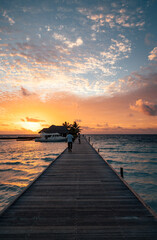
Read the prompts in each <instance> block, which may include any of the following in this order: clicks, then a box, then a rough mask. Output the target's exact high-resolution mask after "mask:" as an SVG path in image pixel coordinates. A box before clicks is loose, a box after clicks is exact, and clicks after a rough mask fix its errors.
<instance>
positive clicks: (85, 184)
mask: <svg viewBox="0 0 157 240" xmlns="http://www.w3.org/2000/svg"><path fill="white" fill-rule="evenodd" d="M0 239H1V240H3V239H5V240H6V239H7V240H9V239H10V240H15V239H16V240H19V239H21V240H33V239H36V240H41V239H42V240H50V239H51V240H56V239H57V240H58V239H60V240H64V239H68V240H73V239H74V240H79V239H80V240H92V239H95V240H100V239H103V240H104V239H108V240H113V239H115V240H122V239H132V240H136V239H139V240H144V239H147V240H156V239H157V218H156V216H155V214H153V212H152V211H151V210H150V209H149V208H148V207H147V206H146V205H145V204H144V203H143V202H142V200H141V199H140V198H139V197H138V196H137V195H136V194H135V193H134V192H133V191H131V189H130V188H129V187H128V186H127V184H125V182H124V181H123V180H122V179H121V178H120V177H118V175H117V174H116V173H115V172H114V171H113V169H112V168H111V167H110V166H109V165H108V164H107V163H106V162H105V161H104V160H103V159H102V158H101V156H100V155H99V154H98V153H97V152H96V151H95V150H94V149H93V147H92V146H91V145H90V144H89V143H88V142H87V141H86V140H85V139H81V144H78V143H77V140H76V143H75V144H74V147H73V152H72V153H70V152H68V151H67V150H65V151H64V153H62V154H61V155H60V156H59V157H58V158H57V159H56V161H54V162H53V163H52V164H51V165H50V166H49V167H48V168H47V169H46V170H45V171H44V172H43V173H42V174H41V175H40V177H38V178H37V179H36V181H34V183H33V184H32V185H31V186H29V188H27V190H26V191H25V192H23V193H22V195H21V196H20V197H18V198H17V199H16V201H15V202H14V203H13V204H12V205H11V206H10V207H9V208H8V209H6V210H5V211H4V212H3V214H2V215H1V217H0Z"/></svg>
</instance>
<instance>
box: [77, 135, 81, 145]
mask: <svg viewBox="0 0 157 240" xmlns="http://www.w3.org/2000/svg"><path fill="white" fill-rule="evenodd" d="M78 142H79V144H80V143H81V135H80V133H78Z"/></svg>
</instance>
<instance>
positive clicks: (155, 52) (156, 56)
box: [148, 47, 157, 61]
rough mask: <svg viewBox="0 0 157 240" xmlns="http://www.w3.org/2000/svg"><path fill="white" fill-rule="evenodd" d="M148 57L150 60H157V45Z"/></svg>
mask: <svg viewBox="0 0 157 240" xmlns="http://www.w3.org/2000/svg"><path fill="white" fill-rule="evenodd" d="M148 59H149V60H150V61H152V60H154V61H157V47H155V48H154V49H153V50H152V51H151V52H150V55H149V56H148Z"/></svg>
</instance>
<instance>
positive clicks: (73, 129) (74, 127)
mask: <svg viewBox="0 0 157 240" xmlns="http://www.w3.org/2000/svg"><path fill="white" fill-rule="evenodd" d="M63 126H65V127H66V128H67V129H68V132H69V133H71V134H72V135H73V136H74V138H76V137H77V136H78V133H80V132H81V128H80V126H79V124H78V123H77V122H76V121H74V122H73V124H70V123H68V122H64V123H63Z"/></svg>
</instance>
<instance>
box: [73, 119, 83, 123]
mask: <svg viewBox="0 0 157 240" xmlns="http://www.w3.org/2000/svg"><path fill="white" fill-rule="evenodd" d="M74 121H75V122H78V123H80V122H82V120H81V119H75V120H74Z"/></svg>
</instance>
